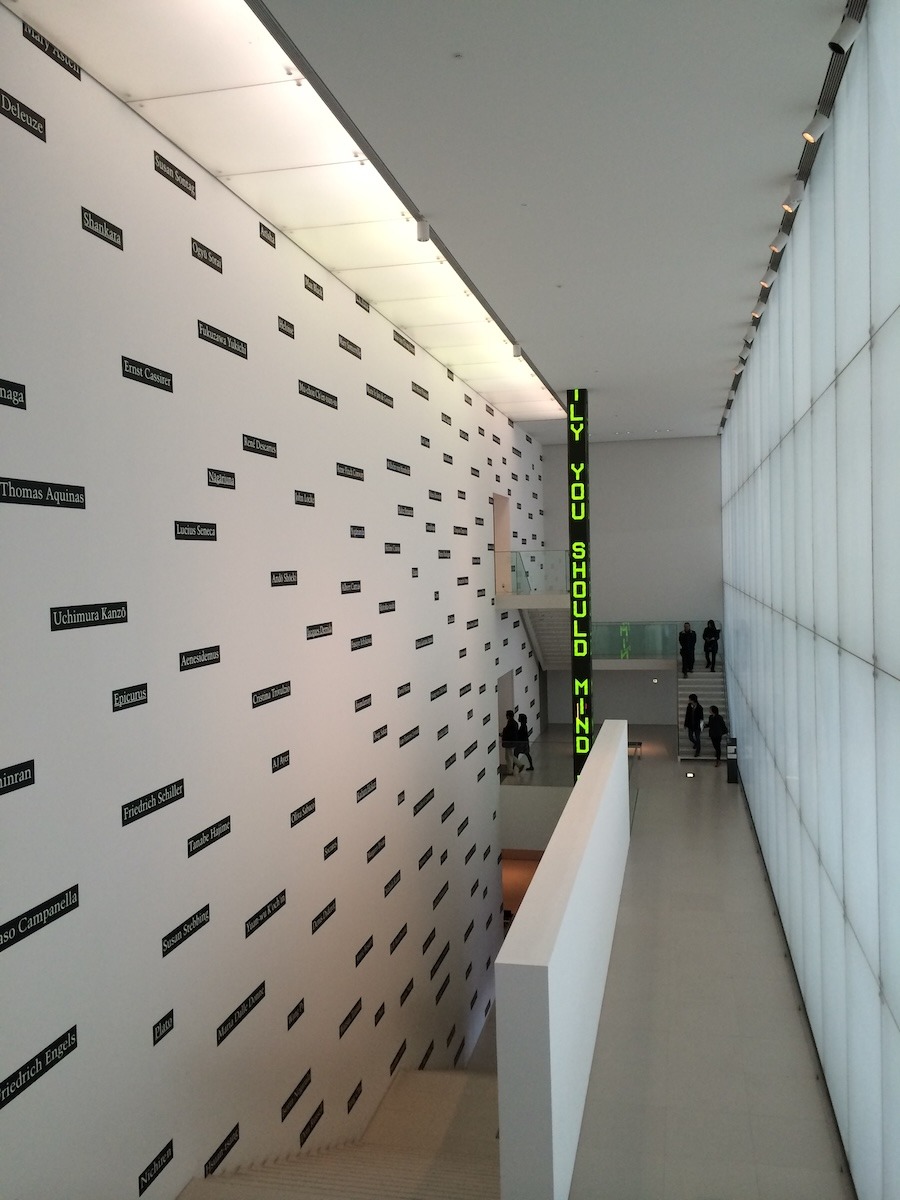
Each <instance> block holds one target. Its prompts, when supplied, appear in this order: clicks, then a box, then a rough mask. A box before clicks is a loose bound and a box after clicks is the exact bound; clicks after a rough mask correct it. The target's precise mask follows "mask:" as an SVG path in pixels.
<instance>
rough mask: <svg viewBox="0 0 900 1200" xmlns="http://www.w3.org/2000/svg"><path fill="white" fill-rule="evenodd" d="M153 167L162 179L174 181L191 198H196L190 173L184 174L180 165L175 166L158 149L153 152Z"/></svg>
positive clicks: (194, 183) (195, 190)
mask: <svg viewBox="0 0 900 1200" xmlns="http://www.w3.org/2000/svg"><path fill="white" fill-rule="evenodd" d="M153 169H154V171H156V172H157V173H158V174H160V175H162V176H163V178H164V179H168V181H169V183H174V184H175V186H176V187H177V188H181V190H182V191H183V192H185V193H186V194H187V195H188V196H190V197H191V199H192V200H196V199H197V184H196V182H195V181H194V180H193V179H191V177H190V175H185V173H184V171H182V170H181V168H180V167H176V166H175V164H174V163H172V162H169V160H168V159H167V158H164V157H163V156H162V155H161V154H160V152H159V151H158V150H154V152H153Z"/></svg>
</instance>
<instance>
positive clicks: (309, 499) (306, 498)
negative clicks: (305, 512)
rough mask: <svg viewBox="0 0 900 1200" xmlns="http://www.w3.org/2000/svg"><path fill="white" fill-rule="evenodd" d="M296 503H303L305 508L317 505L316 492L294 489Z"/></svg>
mask: <svg viewBox="0 0 900 1200" xmlns="http://www.w3.org/2000/svg"><path fill="white" fill-rule="evenodd" d="M294 503H295V504H301V505H302V506H303V507H304V508H315V507H316V493H315V492H302V491H300V490H299V489H295V490H294Z"/></svg>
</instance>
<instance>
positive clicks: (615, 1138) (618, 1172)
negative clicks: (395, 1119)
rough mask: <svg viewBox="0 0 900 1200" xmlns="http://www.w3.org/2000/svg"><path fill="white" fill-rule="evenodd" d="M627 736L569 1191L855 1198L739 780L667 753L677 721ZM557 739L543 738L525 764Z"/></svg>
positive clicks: (556, 755)
mask: <svg viewBox="0 0 900 1200" xmlns="http://www.w3.org/2000/svg"><path fill="white" fill-rule="evenodd" d="M637 736H640V737H641V738H642V740H643V741H644V746H643V751H642V757H641V759H640V761H639V763H638V765H637V769H638V772H639V775H638V781H639V785H640V786H639V793H638V800H637V806H636V809H635V815H634V825H633V829H632V841H631V849H630V852H629V857H628V865H627V869H626V875H625V884H624V888H623V893H622V903H621V908H620V912H619V919H618V923H617V926H616V935H615V941H614V944H613V951H612V961H611V964H610V972H609V979H608V982H607V988H606V995H605V998H604V1002H603V1011H602V1015H601V1019H600V1029H599V1032H598V1037H597V1044H596V1049H595V1054H594V1060H593V1067H592V1074H591V1082H590V1089H589V1092H588V1097H587V1104H586V1108H585V1114H584V1120H583V1124H582V1129H581V1140H580V1143H579V1149H578V1159H577V1163H576V1168H575V1177H574V1180H573V1184H572V1189H571V1193H570V1200H854V1198H855V1193H854V1190H853V1186H852V1183H851V1181H850V1179H849V1176H848V1175H846V1174H845V1173H844V1160H843V1154H842V1150H841V1147H840V1142H839V1140H838V1137H837V1133H836V1130H835V1128H834V1124H833V1120H832V1116H831V1110H830V1106H829V1102H828V1097H827V1093H826V1092H825V1088H824V1084H823V1083H822V1082H821V1080H820V1079H819V1078H818V1062H817V1059H816V1056H815V1052H814V1049H813V1047H812V1043H811V1039H810V1036H809V1033H808V1027H807V1025H806V1021H805V1018H804V1015H803V1013H802V1011H801V1001H800V996H799V992H798V990H797V987H796V982H795V980H794V976H793V972H792V970H791V966H790V962H789V960H788V958H787V955H786V948H785V945H784V942H783V938H782V934H781V929H780V925H779V923H778V920H777V917H776V916H775V914H774V911H773V910H774V906H773V902H772V898H771V893H770V892H769V889H768V885H767V883H766V880H765V875H764V871H763V866H762V860H761V858H760V857H759V854H758V851H757V846H756V841H755V838H754V835H753V831H752V827H751V824H750V821H749V818H748V815H747V811H746V807H745V804H744V801H743V797H742V793H741V791H740V788H739V787H738V786H737V785H735V784H729V783H728V782H727V778H726V769H725V765H724V763H723V765H722V767H721V768H720V769H718V770H717V769H716V768H714V766H713V765H712V763H707V762H697V763H693V762H690V763H678V762H677V761H675V758H674V729H672V730H668V729H665V730H664V729H661V728H654V727H650V728H646V727H645V728H642V729H641V730H637V729H634V728H632V729H631V730H629V737H630V738H632V739H634V738H635V737H637ZM564 753H565V752H564V749H563V743H562V739H561V738H558V737H557V738H554V737H551V738H548V739H547V742H546V743H544V740H543V738H542V739H541V740H539V741H538V742H537V743H536V745H535V751H534V759H535V772H534V774H533V775H532V774H530V773H529V774H527V775H525V776H524V777H520V778H524V779H526V780H528V779H533V778H540V776H539V773H538V768H539V765H540V763H541V759H542V758H543V757H544V756H545V755H546V757H547V758H548V759H549V758H550V757H551V756H552V759H553V765H552V768H551V767H550V766H549V765H548V764H545V766H546V767H547V770H551V769H552V771H553V772H561V771H562V766H561V763H562V760H563V758H564ZM688 771H693V772H694V778H693V779H688V778H687V772H688ZM548 782H550V780H548ZM517 786H521V784H519V785H517ZM477 1053H478V1055H479V1056H480V1063H479V1065H481V1066H482V1069H485V1065H486V1063H487V1062H488V1061H489V1057H490V1056H489V1052H488V1051H487V1050H485V1049H483V1048H482V1046H481V1045H479V1047H478V1050H477Z"/></svg>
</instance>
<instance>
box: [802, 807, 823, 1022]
mask: <svg viewBox="0 0 900 1200" xmlns="http://www.w3.org/2000/svg"><path fill="white" fill-rule="evenodd" d="M800 828H801V830H802V835H801V843H800V851H801V853H800V864H801V871H802V873H803V954H802V960H801V961H802V963H803V972H802V974H800V972H798V979H799V981H800V987H801V989H802V991H803V999H804V1002H805V1004H806V1012H807V1016H808V1017H809V1024H810V1028H811V1029H812V1031H813V1036H814V1038H815V1039H816V1043H817V1044H820V1043H821V1041H822V1036H823V1019H824V1018H823V1011H822V910H821V903H820V899H819V888H820V883H821V872H820V870H819V857H818V855H817V853H816V848H815V846H814V845H813V844H812V842H811V841H810V839H809V837H808V835H807V831H806V828H805V826H803V825H801V827H800Z"/></svg>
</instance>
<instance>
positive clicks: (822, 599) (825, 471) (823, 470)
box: [812, 388, 838, 642]
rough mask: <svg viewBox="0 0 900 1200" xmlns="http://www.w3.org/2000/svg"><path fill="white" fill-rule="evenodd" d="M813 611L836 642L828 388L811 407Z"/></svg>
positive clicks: (821, 630) (833, 450)
mask: <svg viewBox="0 0 900 1200" xmlns="http://www.w3.org/2000/svg"><path fill="white" fill-rule="evenodd" d="M812 428H813V447H812V522H813V591H814V602H813V611H814V613H815V630H816V633H817V634H818V635H819V636H820V637H824V638H828V640H829V641H832V642H837V637H838V608H837V597H838V580H837V574H838V571H837V537H836V533H837V503H836V499H835V480H836V478H837V446H836V430H835V392H834V388H828V389H827V390H826V391H825V393H824V394H823V395H822V396H820V398H819V399H818V400H817V401H816V402H815V404H814V405H813V410H812Z"/></svg>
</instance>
